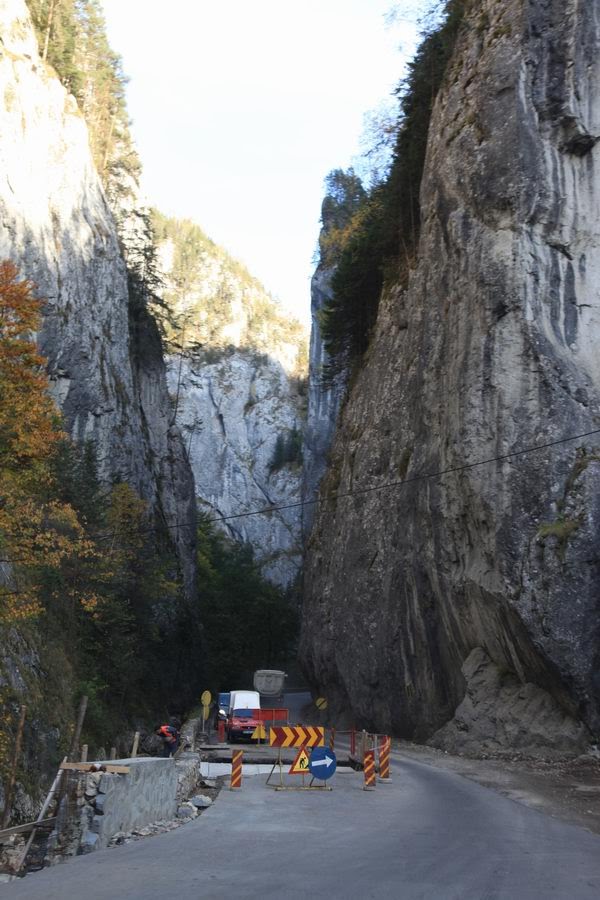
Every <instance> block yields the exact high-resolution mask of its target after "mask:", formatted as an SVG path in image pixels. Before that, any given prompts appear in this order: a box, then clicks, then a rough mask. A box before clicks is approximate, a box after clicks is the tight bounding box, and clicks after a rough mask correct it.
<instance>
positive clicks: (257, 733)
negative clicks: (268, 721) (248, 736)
mask: <svg viewBox="0 0 600 900" xmlns="http://www.w3.org/2000/svg"><path fill="white" fill-rule="evenodd" d="M266 739H267V732H266V731H265V726H264V725H263V723H262V722H261V723H260V725H257V726H256V728H255V729H254V731H253V732H252V740H253V741H266Z"/></svg>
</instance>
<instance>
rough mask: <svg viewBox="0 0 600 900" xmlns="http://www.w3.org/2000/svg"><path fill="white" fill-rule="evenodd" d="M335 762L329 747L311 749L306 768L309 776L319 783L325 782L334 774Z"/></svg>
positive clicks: (333, 754)
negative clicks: (316, 779)
mask: <svg viewBox="0 0 600 900" xmlns="http://www.w3.org/2000/svg"><path fill="white" fill-rule="evenodd" d="M336 766H337V760H336V758H335V753H334V752H333V750H330V749H329V747H313V749H312V753H311V754H310V759H309V761H308V768H309V769H310V774H311V775H314V777H315V778H318V779H319V781H327V779H328V778H331V776H332V775H333V773H334V772H335V769H336Z"/></svg>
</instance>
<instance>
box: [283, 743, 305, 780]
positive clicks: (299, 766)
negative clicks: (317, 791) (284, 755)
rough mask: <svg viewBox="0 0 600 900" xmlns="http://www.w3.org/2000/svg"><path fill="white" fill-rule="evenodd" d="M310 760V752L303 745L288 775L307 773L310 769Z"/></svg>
mask: <svg viewBox="0 0 600 900" xmlns="http://www.w3.org/2000/svg"><path fill="white" fill-rule="evenodd" d="M308 762H309V760H308V753H307V752H306V750H305V749H304V747H303V748H302V749H301V750H300V751H299V753H298V754H297V756H296V759H295V760H294V762H293V763H292V765H291V768H290V771H289V772H288V775H306V773H307V772H308V771H309V768H308Z"/></svg>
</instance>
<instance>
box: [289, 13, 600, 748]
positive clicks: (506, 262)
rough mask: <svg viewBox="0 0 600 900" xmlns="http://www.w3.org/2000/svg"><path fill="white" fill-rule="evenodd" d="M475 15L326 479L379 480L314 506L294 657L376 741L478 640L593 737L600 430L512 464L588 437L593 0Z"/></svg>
mask: <svg viewBox="0 0 600 900" xmlns="http://www.w3.org/2000/svg"><path fill="white" fill-rule="evenodd" d="M468 10H470V11H467V14H466V21H465V24H464V26H463V29H462V32H461V34H460V36H459V40H458V44H457V46H456V48H455V52H454V57H453V59H452V60H451V64H450V66H449V68H448V70H447V71H446V77H445V83H444V85H443V87H442V89H441V91H440V93H439V95H438V97H437V101H436V104H435V109H434V112H433V118H432V122H431V126H430V131H429V144H428V154H427V162H426V167H425V173H424V178H423V182H422V187H421V209H422V230H421V237H420V246H419V252H418V260H417V265H416V268H415V270H414V271H413V272H412V275H411V278H410V282H409V285H408V288H407V289H406V290H401V289H399V288H398V289H393V290H389V291H388V292H387V293H386V294H385V296H384V297H383V299H382V303H381V305H380V310H379V316H378V321H377V327H376V332H375V335H374V338H373V341H372V344H371V348H370V350H369V353H368V355H367V359H366V360H365V363H364V366H363V368H362V371H361V372H360V374H359V375H358V377H357V379H356V382H355V384H354V385H353V388H352V391H351V394H350V398H349V401H348V403H347V405H346V406H345V408H344V410H343V413H342V415H341V421H340V424H339V427H338V431H337V435H336V439H335V443H334V446H333V452H332V461H331V466H330V469H329V473H328V476H327V479H326V481H325V484H324V489H323V490H324V491H325V492H329V493H331V492H332V491H335V490H340V491H341V492H345V491H351V490H357V489H363V488H374V489H375V490H373V491H372V492H370V493H364V494H356V495H355V496H351V497H343V498H340V499H338V500H336V499H330V500H328V501H327V502H323V503H322V505H321V506H320V508H319V511H318V514H317V517H316V523H315V527H314V529H313V533H312V537H311V541H310V544H309V548H308V552H307V560H306V597H305V608H304V625H303V636H302V655H303V659H304V664H305V666H306V669H307V672H308V674H309V676H310V678H311V680H312V681H313V683H314V684H315V686H318V689H319V691H320V692H321V693H323V694H324V695H325V696H328V697H329V698H330V699H331V701H332V702H333V703H334V706H337V707H338V709H340V708H348V709H350V710H352V712H353V714H354V715H355V716H356V718H357V721H359V722H362V723H365V724H371V725H374V726H376V728H377V730H379V731H382V730H384V731H385V730H387V729H392V730H393V731H394V732H397V733H400V734H404V735H413V736H417V737H427V736H429V735H431V734H432V733H433V732H434V731H435V730H436V729H438V728H439V727H440V726H442V725H443V723H445V722H447V721H448V720H449V719H451V717H452V716H453V714H454V711H455V708H456V707H457V705H458V704H459V703H460V702H461V701H462V700H463V696H464V694H465V675H464V674H463V671H462V667H463V663H464V662H465V660H467V658H468V657H469V656H470V654H471V653H472V651H474V650H475V649H476V648H483V650H485V653H486V655H487V656H489V657H490V658H491V660H492V661H493V664H494V665H495V666H496V667H497V669H498V671H500V672H504V673H507V674H509V675H511V677H512V676H514V677H515V678H516V679H517V680H518V681H519V682H521V683H522V684H525V683H533V684H535V685H537V686H538V687H539V688H542V689H545V690H546V691H548V692H549V693H550V694H551V695H552V697H553V698H554V701H555V702H558V703H559V704H560V705H561V706H562V708H563V710H565V711H567V712H568V713H570V714H572V715H574V716H578V717H581V718H582V719H583V720H584V721H585V723H587V725H588V727H589V728H590V729H591V730H592V732H594V733H598V731H599V730H600V679H599V677H598V672H599V665H598V664H599V661H600V659H599V649H598V648H599V647H600V640H599V639H600V616H599V613H600V594H599V591H598V585H599V579H600V567H599V556H598V548H597V545H598V534H599V531H600V463H599V460H600V450H599V448H600V440H599V438H600V436H596V437H593V436H592V437H589V438H585V439H581V440H578V441H573V442H569V443H561V444H557V445H556V446H549V447H546V448H545V449H543V450H539V451H537V452H531V453H526V454H523V455H520V456H515V457H512V458H511V459H506V458H504V459H503V458H502V457H503V456H504V455H505V454H509V453H512V452H514V451H520V450H523V449H525V448H528V447H533V446H539V445H547V444H550V443H551V442H553V441H559V440H562V439H563V438H566V437H569V436H571V435H577V434H583V433H585V432H589V431H593V430H595V429H598V428H600V369H599V366H598V354H597V342H598V339H599V333H600V293H599V284H600V176H599V174H598V173H599V165H600V149H599V148H598V145H597V143H596V142H597V141H598V138H599V136H600V91H599V87H598V86H599V85H600V53H599V52H598V51H599V49H600V6H599V4H598V2H596V0H593V2H587V3H580V2H577V0H566V2H558V0H543V2H542V0H502V2H500V0H482V2H481V3H478V4H472V5H471V6H468ZM494 457H500V459H498V460H497V461H496V462H491V463H488V464H485V465H474V467H473V468H462V470H461V471H457V472H455V473H452V474H448V475H445V476H443V477H441V478H439V477H434V478H427V477H424V478H423V479H422V480H413V479H417V478H419V476H426V475H427V473H435V472H440V471H442V470H446V469H450V468H454V467H466V466H469V465H472V464H476V463H479V462H480V461H481V460H486V459H489V458H494ZM405 479H408V482H409V483H407V484H406V485H405V486H403V487H394V488H388V489H381V490H377V488H380V487H383V486H384V485H386V484H388V483H390V482H398V481H402V480H405ZM511 683H512V682H511ZM571 733H572V732H571ZM576 743H577V740H575V744H576ZM453 746H454V747H455V746H456V744H453ZM570 746H571V747H572V746H574V745H573V743H571V744H570Z"/></svg>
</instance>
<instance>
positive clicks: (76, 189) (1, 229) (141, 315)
mask: <svg viewBox="0 0 600 900" xmlns="http://www.w3.org/2000/svg"><path fill="white" fill-rule="evenodd" d="M0 34H1V35H2V45H1V48H0V86H1V88H2V96H3V101H2V102H1V103H0V136H1V137H0V158H1V161H2V163H1V169H2V176H1V177H0V257H1V258H10V259H12V260H13V261H14V262H15V263H16V264H17V266H18V267H19V269H20V271H21V273H22V274H23V275H25V276H27V277H29V278H30V279H31V280H32V281H33V282H34V283H35V284H36V286H37V292H38V295H39V296H41V297H43V298H44V299H45V307H44V318H43V328H42V331H41V333H40V335H39V345H40V348H41V351H42V353H44V355H45V356H47V358H48V361H49V372H50V376H51V380H52V385H53V391H54V394H55V397H56V399H57V400H58V402H59V403H60V405H61V407H62V410H63V412H64V415H65V420H66V423H67V425H68V427H69V429H70V431H71V433H72V435H73V437H74V438H75V439H77V440H78V441H83V440H92V441H94V443H95V445H96V448H97V451H98V457H99V462H100V467H101V472H102V474H103V475H104V476H106V477H107V478H108V477H111V478H121V479H123V480H126V481H128V482H129V483H131V484H132V485H134V486H135V487H136V488H137V489H138V491H139V492H140V493H141V495H142V496H143V497H144V498H145V499H147V500H148V501H149V502H150V504H151V506H152V507H153V508H154V509H155V510H156V511H157V512H158V511H160V513H161V516H162V517H163V518H164V519H165V520H166V522H167V524H168V527H169V529H170V530H171V532H172V534H173V535H174V537H175V540H176V543H177V545H178V550H179V556H180V559H181V562H182V568H183V570H184V573H185V580H186V583H187V586H188V588H189V589H191V586H192V582H193V573H194V557H193V550H194V503H193V482H192V476H191V472H190V469H189V466H188V465H187V461H186V459H185V456H184V452H183V447H182V444H181V440H180V436H179V435H178V433H177V430H176V429H175V427H174V426H172V425H170V419H169V403H168V395H167V391H166V381H165V370H164V364H163V360H162V354H161V347H160V341H159V338H158V334H157V332H156V328H155V326H154V323H153V322H152V320H151V318H150V317H149V316H148V315H147V314H146V313H145V312H144V311H138V312H137V313H136V314H135V315H133V316H132V317H131V322H130V316H129V308H128V306H129V304H128V299H129V298H128V287H127V272H126V267H125V262H124V260H123V257H122V254H121V249H120V245H119V239H118V235H117V231H116V228H115V223H114V219H113V215H112V213H111V210H110V209H109V207H108V205H107V202H106V198H105V195H104V191H103V189H102V186H101V184H100V180H99V178H98V175H97V173H96V171H95V168H94V165H93V161H92V158H91V154H90V148H89V138H88V131H87V127H86V124H85V122H84V120H83V118H82V116H81V114H80V113H79V111H78V109H77V105H76V102H75V100H74V99H73V98H72V97H71V96H70V95H69V94H68V93H67V92H66V91H65V89H64V88H63V87H62V85H61V84H60V82H59V81H58V79H57V78H56V77H55V75H54V73H53V71H52V69H50V68H49V67H48V66H46V65H44V63H42V62H41V60H40V57H39V55H38V51H37V44H36V39H35V36H34V34H33V30H32V26H31V21H30V18H29V14H28V12H27V9H26V6H25V3H24V2H23V0H5V2H3V3H2V4H0ZM130 328H131V335H130Z"/></svg>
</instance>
